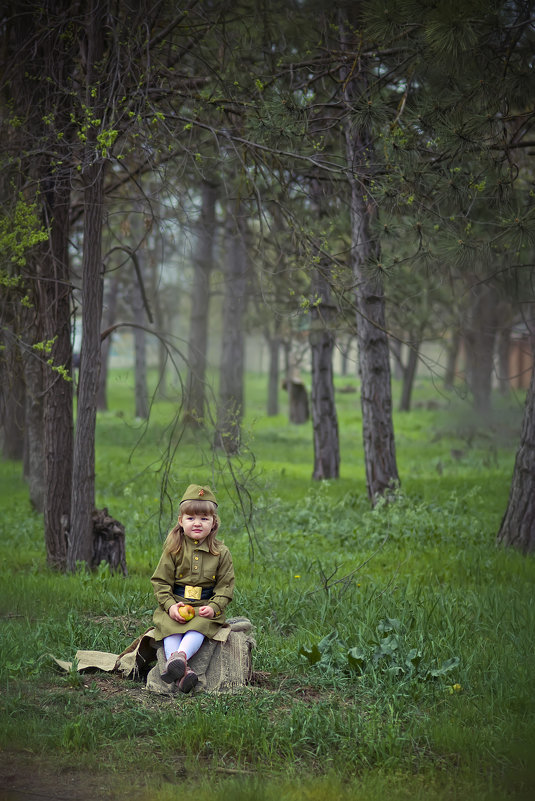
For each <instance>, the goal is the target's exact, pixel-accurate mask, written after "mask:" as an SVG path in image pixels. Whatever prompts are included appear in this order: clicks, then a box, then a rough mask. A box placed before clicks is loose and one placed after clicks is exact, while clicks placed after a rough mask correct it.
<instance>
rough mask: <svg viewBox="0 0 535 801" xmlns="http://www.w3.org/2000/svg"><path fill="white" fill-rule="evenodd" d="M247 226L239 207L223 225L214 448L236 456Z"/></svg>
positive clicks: (242, 364) (242, 369) (242, 370)
mask: <svg viewBox="0 0 535 801" xmlns="http://www.w3.org/2000/svg"><path fill="white" fill-rule="evenodd" d="M245 232H246V225H245V219H244V217H243V213H242V210H241V208H240V207H239V205H238V208H237V210H236V216H234V215H233V214H229V215H228V217H227V225H226V241H227V255H226V262H225V263H226V271H225V298H224V306H223V331H222V339H221V363H220V372H219V405H218V413H217V431H216V438H215V444H216V446H217V447H220V448H223V450H225V451H226V452H227V453H237V452H238V451H239V449H240V444H241V421H242V417H243V401H244V394H243V375H244V369H245V364H244V361H245V341H244V331H243V316H244V313H245V306H246V283H247V248H246V242H245Z"/></svg>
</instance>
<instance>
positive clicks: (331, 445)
mask: <svg viewBox="0 0 535 801" xmlns="http://www.w3.org/2000/svg"><path fill="white" fill-rule="evenodd" d="M322 283H326V282H322ZM316 286H318V283H317V282H316ZM322 297H323V301H322V304H321V308H320V307H318V308H317V309H316V310H315V313H314V315H313V323H312V326H313V328H312V330H311V332H310V336H309V339H310V349H311V357H312V391H311V407H312V427H313V432H314V470H313V472H312V478H314V479H316V480H323V479H329V478H338V477H339V475H340V445H339V440H338V417H337V414H336V402H335V399H334V381H333V350H334V343H335V335H334V333H333V332H332V330H331V329H330V328H329V324H328V321H327V320H325V319H324V320H323V322H322V321H320V320H319V315H320V312H321V314H322V316H325V315H327V316H329V313H328V305H329V303H330V298H329V296H328V290H327V289H326V288H325V287H324V289H323V292H322ZM314 318H315V319H314Z"/></svg>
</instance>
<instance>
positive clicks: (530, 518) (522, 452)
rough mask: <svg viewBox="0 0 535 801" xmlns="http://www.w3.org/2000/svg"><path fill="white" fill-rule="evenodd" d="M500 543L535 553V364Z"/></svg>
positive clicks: (499, 532)
mask: <svg viewBox="0 0 535 801" xmlns="http://www.w3.org/2000/svg"><path fill="white" fill-rule="evenodd" d="M497 541H498V542H499V543H501V544H502V545H511V546H512V547H514V548H517V549H518V550H519V551H522V553H524V554H527V553H533V552H534V551H535V363H534V364H533V367H532V372H531V382H530V385H529V389H528V393H527V396H526V405H525V408H524V419H523V422H522V431H521V434H520V445H519V448H518V451H517V454H516V459H515V466H514V470H513V479H512V481H511V489H510V492H509V502H508V504H507V509H506V512H505V514H504V516H503V520H502V522H501V525H500V530H499V531H498V535H497Z"/></svg>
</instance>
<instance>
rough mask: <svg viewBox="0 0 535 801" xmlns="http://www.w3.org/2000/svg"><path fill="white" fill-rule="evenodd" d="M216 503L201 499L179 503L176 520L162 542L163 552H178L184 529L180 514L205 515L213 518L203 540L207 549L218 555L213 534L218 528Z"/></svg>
mask: <svg viewBox="0 0 535 801" xmlns="http://www.w3.org/2000/svg"><path fill="white" fill-rule="evenodd" d="M216 510H217V505H216V504H215V503H213V501H202V500H200V499H199V500H193V501H183V502H182V503H181V504H180V512H179V515H178V520H177V523H176V525H175V526H174V527H173V528H172V529H171V531H170V532H169V534H168V535H167V539H166V540H165V542H164V546H163V549H164V552H165V553H168V554H171V556H176V554H177V553H179V552H180V550H181V548H182V545H183V543H184V537H185V534H184V529H183V528H182V525H181V523H180V518H181V517H182V515H206V516H211V517H212V518H213V522H212V528H211V530H210V533H209V534H208V536H207V537H206V539H205V540H204V542H206V544H207V545H208V549H209V551H210V553H211V554H213V555H214V556H218V555H219V551H218V550H217V549H216V547H215V542H214V541H215V535H216V534H217V530H218V528H219V523H220V522H221V521H220V520H219V517H218V515H217V512H216Z"/></svg>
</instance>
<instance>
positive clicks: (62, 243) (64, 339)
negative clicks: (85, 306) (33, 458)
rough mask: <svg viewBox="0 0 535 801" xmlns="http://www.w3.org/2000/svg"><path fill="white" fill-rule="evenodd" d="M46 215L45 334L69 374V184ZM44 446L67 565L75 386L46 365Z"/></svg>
mask: <svg viewBox="0 0 535 801" xmlns="http://www.w3.org/2000/svg"><path fill="white" fill-rule="evenodd" d="M47 200H48V202H47V205H46V207H45V208H46V215H47V219H48V220H49V221H50V239H49V243H47V245H48V248H47V250H43V254H42V258H41V259H40V262H39V308H40V319H41V325H42V329H41V332H40V338H41V339H43V340H45V341H51V340H54V344H53V346H52V352H51V357H52V359H53V363H54V364H55V365H62V366H64V367H65V369H66V370H67V373H68V374H69V375H70V373H71V367H72V345H71V283H70V280H71V276H70V264H69V229H70V226H69V206H70V189H69V185H68V183H67V182H64V183H55V184H54V185H53V186H52V187H51V188H50V191H49V192H47ZM44 392H45V394H44V398H43V448H44V489H45V493H44V501H43V505H44V524H45V545H46V554H47V562H48V564H49V566H50V567H52V568H54V569H58V570H65V567H66V564H67V541H66V538H65V523H66V521H68V520H69V518H70V509H71V481H72V458H73V456H72V453H73V387H72V381H68V380H66V379H65V378H63V377H62V376H61V375H59V374H58V373H56V372H54V371H52V370H51V369H48V368H45V370H44Z"/></svg>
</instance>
